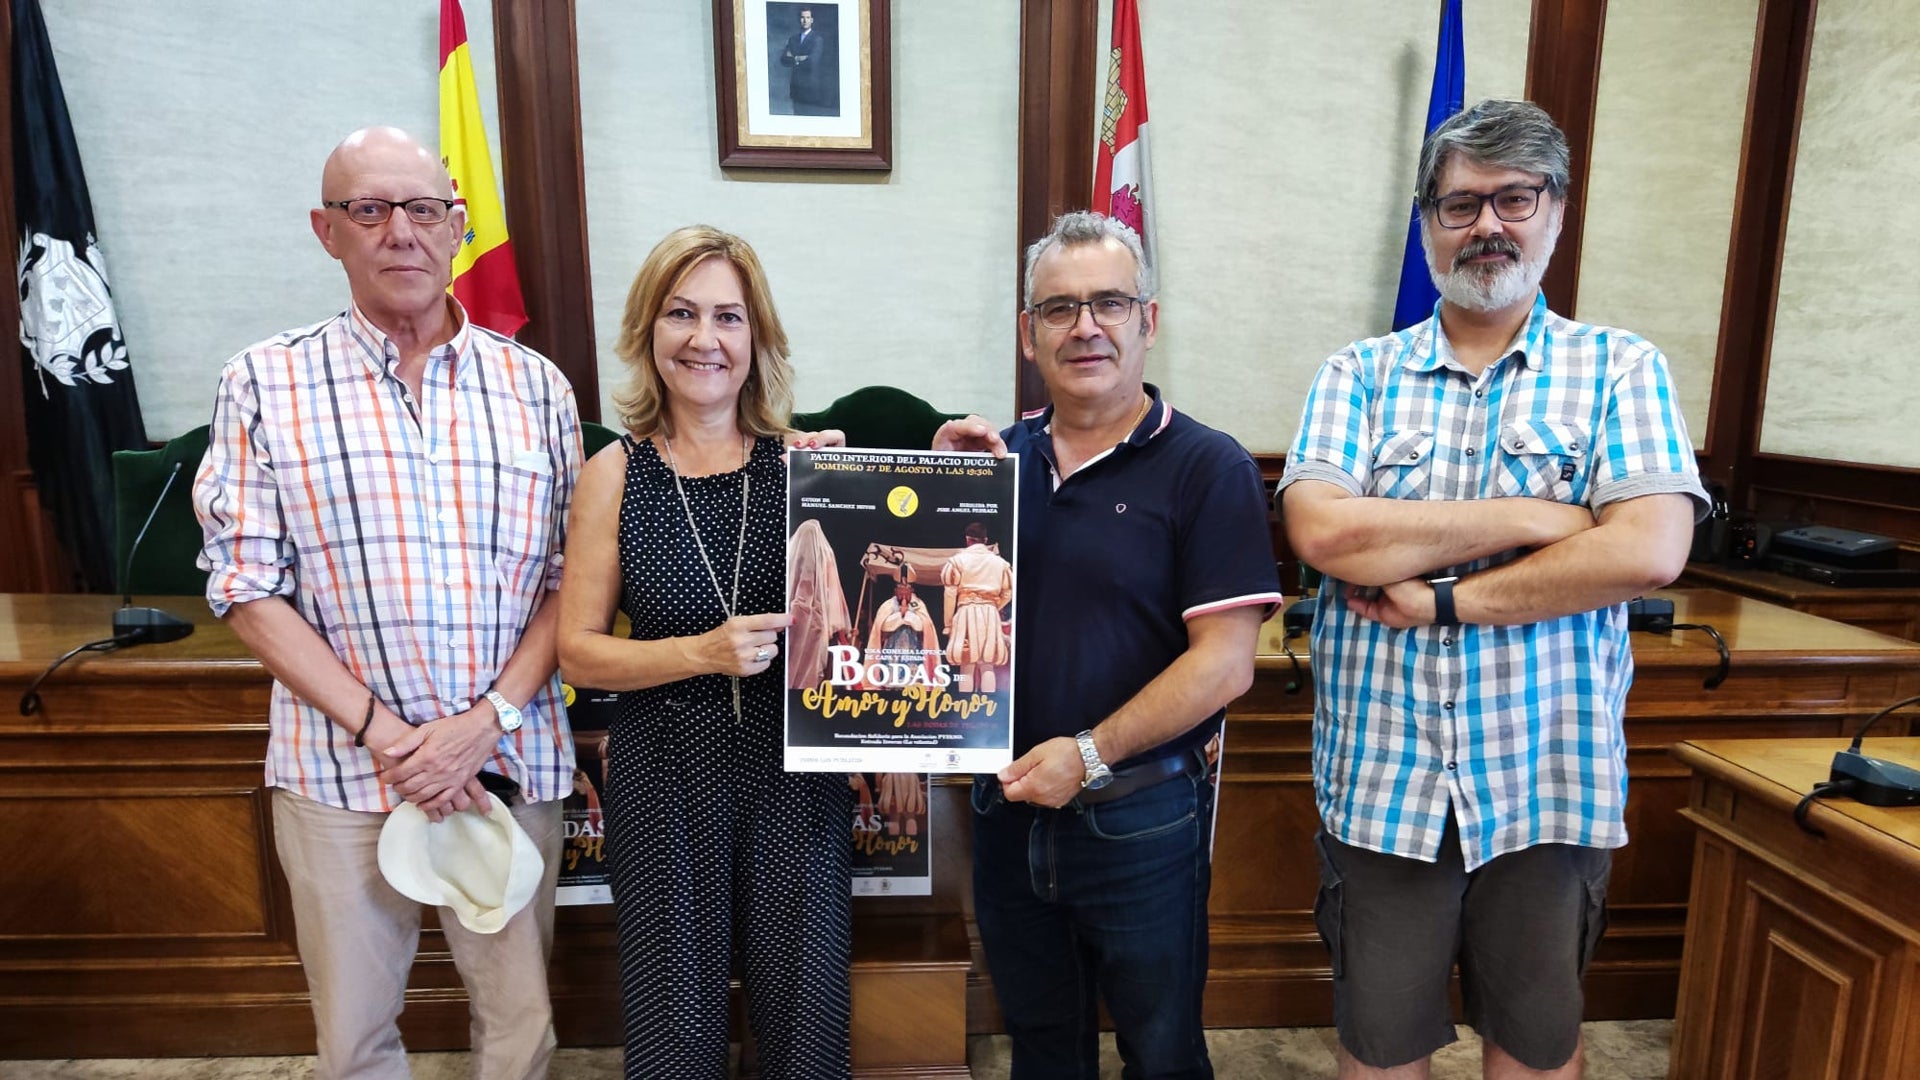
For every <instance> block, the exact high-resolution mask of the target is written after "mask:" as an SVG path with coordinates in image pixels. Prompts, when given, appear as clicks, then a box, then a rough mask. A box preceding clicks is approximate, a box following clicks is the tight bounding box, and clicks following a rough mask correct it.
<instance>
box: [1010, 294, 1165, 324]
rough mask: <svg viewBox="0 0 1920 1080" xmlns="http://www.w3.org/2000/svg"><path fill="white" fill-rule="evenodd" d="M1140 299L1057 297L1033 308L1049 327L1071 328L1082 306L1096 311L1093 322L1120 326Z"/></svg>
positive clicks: (1077, 319) (1041, 302)
mask: <svg viewBox="0 0 1920 1080" xmlns="http://www.w3.org/2000/svg"><path fill="white" fill-rule="evenodd" d="M1139 302H1140V298H1139V297H1137V296H1096V297H1094V298H1093V299H1091V300H1069V299H1067V298H1066V297H1055V298H1054V299H1052V300H1042V301H1040V302H1039V303H1037V304H1035V305H1033V308H1032V311H1033V316H1034V318H1036V319H1039V320H1040V325H1041V326H1044V327H1046V328H1047V329H1049V330H1068V329H1071V328H1072V327H1073V324H1074V323H1077V322H1079V321H1080V309H1081V308H1086V309H1087V310H1088V311H1091V312H1093V321H1094V322H1096V323H1098V324H1099V325H1101V326H1119V325H1120V324H1121V323H1124V322H1126V321H1127V318H1128V317H1129V316H1131V315H1132V314H1133V305H1135V304H1137V303H1139Z"/></svg>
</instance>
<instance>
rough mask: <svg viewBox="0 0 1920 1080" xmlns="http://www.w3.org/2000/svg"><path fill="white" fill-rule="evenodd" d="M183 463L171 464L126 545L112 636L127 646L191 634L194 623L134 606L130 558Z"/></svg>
mask: <svg viewBox="0 0 1920 1080" xmlns="http://www.w3.org/2000/svg"><path fill="white" fill-rule="evenodd" d="M184 464H186V463H185V462H183V461H176V462H174V463H173V471H172V472H170V473H168V474H167V482H166V483H164V484H162V485H160V497H159V498H157V499H155V500H153V509H151V510H149V511H147V520H146V522H145V523H144V524H142V525H141V526H140V531H139V533H137V534H135V536H134V538H133V543H131V544H129V545H127V564H126V566H125V567H124V568H122V571H121V574H120V583H121V585H122V586H124V587H125V589H126V591H125V592H123V593H122V594H121V596H120V610H119V611H116V612H114V613H113V636H114V637H116V638H120V637H129V638H131V640H130V641H127V642H125V644H128V645H139V644H143V643H145V642H154V643H159V642H163V641H178V640H180V639H181V638H183V637H186V636H187V635H188V634H191V633H193V624H192V623H190V622H188V621H187V620H185V619H182V618H181V617H180V616H178V615H172V614H169V613H167V612H164V611H161V610H160V609H159V608H152V607H134V606H133V557H134V556H135V555H137V554H139V552H140V541H142V540H145V539H146V538H147V530H148V529H150V528H152V527H153V519H154V518H155V517H156V516H158V515H159V513H160V505H161V504H162V503H164V502H166V501H167V492H169V491H171V490H173V482H174V481H175V480H178V479H179V478H180V467H181V466H182V465H184Z"/></svg>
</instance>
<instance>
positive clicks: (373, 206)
mask: <svg viewBox="0 0 1920 1080" xmlns="http://www.w3.org/2000/svg"><path fill="white" fill-rule="evenodd" d="M320 205H321V206H324V207H327V208H328V209H334V210H345V211H346V212H347V219H348V220H350V221H352V222H353V223H354V224H356V225H379V224H383V223H384V222H385V221H386V220H387V219H388V218H390V217H392V216H393V212H394V211H395V210H396V209H401V210H405V211H406V212H407V220H408V221H411V222H413V223H414V224H415V225H438V224H440V223H441V222H443V221H445V220H447V215H448V214H449V213H452V212H453V200H452V199H436V198H432V197H430V196H422V197H421V198H418V199H400V200H397V201H396V200H394V199H371V198H368V199H339V200H335V201H323V202H321V204H320Z"/></svg>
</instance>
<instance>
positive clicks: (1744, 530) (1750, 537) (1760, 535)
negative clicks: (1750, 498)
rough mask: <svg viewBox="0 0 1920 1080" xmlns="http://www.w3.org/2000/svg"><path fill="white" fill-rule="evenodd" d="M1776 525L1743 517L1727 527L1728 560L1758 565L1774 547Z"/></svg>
mask: <svg viewBox="0 0 1920 1080" xmlns="http://www.w3.org/2000/svg"><path fill="white" fill-rule="evenodd" d="M1773 530H1774V526H1772V525H1770V524H1768V523H1767V522H1764V521H1756V520H1754V519H1753V518H1741V519H1739V520H1736V521H1734V522H1733V523H1732V524H1731V525H1729V526H1728V527H1727V561H1728V562H1730V563H1737V564H1743V565H1748V566H1758V565H1759V564H1760V563H1762V562H1763V561H1764V560H1765V559H1766V557H1767V552H1768V551H1769V550H1771V549H1772V547H1773Z"/></svg>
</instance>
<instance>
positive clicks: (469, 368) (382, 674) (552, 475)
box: [193, 305, 581, 810]
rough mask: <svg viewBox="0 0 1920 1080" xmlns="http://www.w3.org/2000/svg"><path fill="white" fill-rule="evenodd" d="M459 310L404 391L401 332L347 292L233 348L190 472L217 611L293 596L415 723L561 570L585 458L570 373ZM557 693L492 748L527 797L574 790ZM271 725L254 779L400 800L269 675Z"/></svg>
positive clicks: (456, 697) (487, 676) (491, 656)
mask: <svg viewBox="0 0 1920 1080" xmlns="http://www.w3.org/2000/svg"><path fill="white" fill-rule="evenodd" d="M456 310H458V307H457V305H456ZM459 316H460V323H461V326H460V330H459V332H458V333H456V334H455V335H454V337H453V339H452V340H451V341H450V342H448V343H447V344H445V345H443V346H441V347H439V348H437V349H435V350H433V353H432V355H431V356H430V357H429V358H428V360H427V368H426V375H425V379H424V382H423V384H422V386H421V395H422V400H421V401H420V402H418V405H417V408H416V406H415V403H414V402H413V401H412V393H411V391H409V390H408V389H407V386H406V384H405V383H404V382H402V381H401V380H400V378H399V377H398V376H397V375H396V374H395V369H396V367H397V366H398V364H399V362H400V353H399V349H398V348H397V347H396V346H395V345H394V344H393V343H392V342H391V341H389V340H388V339H387V337H386V335H384V334H382V333H381V332H380V331H379V330H378V329H377V328H375V327H374V325H373V324H372V323H371V322H369V321H367V318H366V316H365V315H363V314H362V313H361V312H360V310H359V309H358V308H357V307H355V308H352V309H350V310H348V311H346V312H343V313H342V314H340V315H338V316H336V317H334V318H332V319H328V320H327V321H325V322H322V323H317V324H315V325H313V326H309V327H306V328H304V329H300V330H292V331H288V332H287V333H284V334H281V335H279V336H277V337H274V338H271V339H269V340H267V341H264V342H261V343H260V344H258V345H255V346H253V347H252V348H250V349H247V350H246V351H245V352H242V353H241V354H240V355H238V356H236V357H234V358H233V359H232V360H229V361H228V362H227V365H226V367H225V369H224V370H223V371H222V372H221V376H220V391H219V396H218V397H217V398H216V399H215V402H214V408H213V425H212V430H211V445H210V447H209V449H208V451H207V457H206V460H205V461H204V462H203V463H202V464H201V466H200V472H199V475H198V476H197V477H195V480H194V491H193V500H194V508H195V510H196V512H197V513H198V514H199V516H200V522H201V526H202V528H203V529H204V530H205V532H206V546H205V548H204V549H203V550H202V551H201V553H200V566H201V568H202V569H205V570H210V571H212V576H211V577H209V578H208V580H207V602H208V603H209V604H210V605H211V606H212V608H213V611H214V614H216V615H220V616H222V617H224V616H225V615H226V613H227V610H228V608H230V607H231V606H232V605H234V604H238V603H246V602H248V601H251V600H259V599H261V598H263V597H270V596H283V597H288V598H289V599H291V601H292V602H293V604H294V606H295V608H296V609H298V610H299V612H300V614H301V616H302V617H303V618H305V619H306V621H307V622H308V624H309V625H311V626H312V627H314V629H316V630H317V631H319V633H320V635H321V637H323V638H325V639H326V641H327V643H328V644H329V645H331V646H332V647H333V651H334V652H335V653H336V654H337V655H338V656H339V657H340V660H341V662H342V663H344V664H345V665H346V667H347V670H348V671H351V672H352V673H353V674H354V677H355V678H358V679H360V680H361V681H363V682H365V683H366V684H367V685H368V686H369V687H370V688H372V689H373V691H374V692H375V693H376V694H378V695H379V697H380V700H381V701H383V702H385V703H386V704H387V705H388V706H389V707H390V708H392V709H393V710H394V711H395V712H396V713H398V714H399V715H400V716H401V717H402V718H404V719H405V720H406V721H407V722H408V723H411V724H420V723H424V722H426V721H429V720H434V719H437V718H439V717H442V716H447V715H450V714H453V713H456V712H460V711H462V710H464V709H467V708H469V707H471V706H472V705H473V703H474V701H475V700H476V699H478V698H480V697H481V696H482V695H483V694H485V693H486V691H487V690H488V688H489V687H491V686H492V685H493V681H494V678H495V677H496V676H497V675H498V674H499V673H500V670H501V668H502V667H504V666H505V665H506V662H507V658H508V657H509V656H511V655H512V654H513V650H514V648H515V647H516V646H517V645H518V644H519V642H520V634H521V632H522V631H523V630H524V629H525V627H526V625H527V621H528V619H529V618H530V617H531V616H532V614H533V609H534V605H535V604H536V602H538V601H539V600H540V598H541V597H542V596H543V595H544V594H545V593H547V592H550V591H552V590H555V589H558V588H559V587H560V563H561V555H560V547H561V540H562V537H563V530H564V526H565V522H566V517H567V505H568V502H569V501H570V499H571V497H572V494H573V482H574V478H575V477H576V476H577V475H578V474H579V471H580V457H581V444H580V421H579V417H578V414H577V413H576V412H575V409H574V400H573V390H572V388H571V387H569V386H568V385H567V381H566V378H565V377H564V376H562V375H561V374H560V372H559V370H558V369H557V368H555V367H554V366H553V365H552V364H550V363H548V362H547V360H546V359H545V358H544V357H542V356H540V355H539V354H537V353H535V352H532V351H530V350H528V349H526V348H523V347H521V346H520V345H518V344H515V343H514V342H513V341H511V340H509V339H507V338H504V337H501V336H500V335H498V334H495V333H492V332H491V331H488V330H484V329H477V328H475V327H473V326H472V325H471V324H470V323H468V321H467V319H466V314H465V312H464V311H460V312H459ZM559 691H560V680H559V676H558V675H555V676H554V677H553V678H552V679H549V680H548V682H547V685H546V687H545V688H544V689H542V690H541V692H540V693H539V694H537V695H535V697H534V698H533V700H532V701H531V702H529V703H528V704H527V705H526V707H525V709H523V710H522V711H523V713H524V715H525V723H524V725H523V726H522V727H521V728H520V730H518V731H516V732H514V733H512V734H510V735H503V736H501V739H500V743H499V745H498V747H497V748H496V749H495V751H494V756H493V759H492V761H491V762H490V763H489V765H488V767H489V768H490V769H493V770H494V771H497V772H500V773H503V774H505V775H506V776H509V777H511V778H512V779H514V780H515V781H517V782H518V783H519V784H520V786H521V790H522V791H523V792H524V793H525V795H526V797H527V799H528V800H529V801H541V800H546V799H558V798H562V797H564V796H565V795H566V794H567V793H568V792H569V791H571V790H572V786H573V785H572V780H573V740H572V736H571V734H570V732H569V730H568V728H567V718H566V710H565V707H564V706H563V705H562V704H561V702H560V693H559ZM268 722H269V727H270V731H271V735H270V737H269V740H268V745H267V781H266V782H267V785H268V786H270V787H284V788H287V789H289V790H291V791H294V792H296V793H298V794H300V795H303V796H305V797H307V798H309V799H313V800H315V801H317V802H322V803H326V804H328V805H330V806H339V807H344V808H346V809H349V810H390V809H392V808H393V807H394V806H396V805H398V804H399V801H400V800H399V798H398V796H396V795H394V794H393V792H392V791H391V790H389V789H388V788H387V787H385V786H384V785H382V784H381V783H380V782H379V779H378V777H377V776H376V774H375V766H374V762H373V758H372V755H371V754H369V753H368V751H366V750H365V749H362V748H360V747H356V746H354V745H353V736H352V735H350V734H348V733H347V732H345V731H343V730H341V729H340V727H339V726H337V725H335V724H334V723H332V722H331V721H330V720H328V719H327V717H326V715H325V714H324V713H322V712H320V710H318V709H316V708H314V707H313V706H311V705H309V704H307V703H305V702H303V701H300V700H298V699H296V698H295V697H294V695H293V693H292V692H291V691H289V690H288V689H287V687H286V686H285V685H284V684H282V683H280V682H279V681H278V680H276V681H275V682H274V685H273V700H272V705H271V707H270V709H269V711H268Z"/></svg>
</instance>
